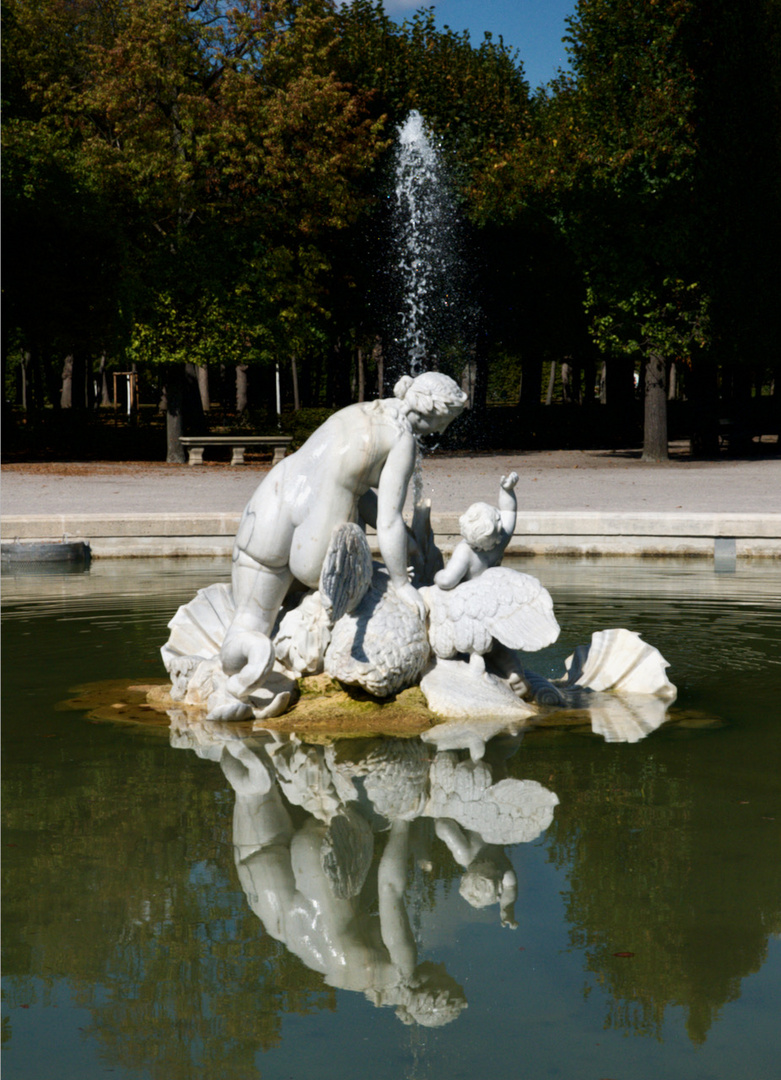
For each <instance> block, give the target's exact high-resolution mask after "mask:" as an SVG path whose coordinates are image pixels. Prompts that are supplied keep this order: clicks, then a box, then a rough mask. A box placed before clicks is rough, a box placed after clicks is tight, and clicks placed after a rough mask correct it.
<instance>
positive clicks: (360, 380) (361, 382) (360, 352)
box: [356, 349, 366, 401]
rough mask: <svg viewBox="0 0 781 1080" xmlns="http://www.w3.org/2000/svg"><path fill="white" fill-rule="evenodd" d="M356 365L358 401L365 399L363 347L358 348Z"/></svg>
mask: <svg viewBox="0 0 781 1080" xmlns="http://www.w3.org/2000/svg"><path fill="white" fill-rule="evenodd" d="M356 363H357V365H358V401H365V400H366V369H365V367H364V363H363V349H358V352H357V356H356Z"/></svg>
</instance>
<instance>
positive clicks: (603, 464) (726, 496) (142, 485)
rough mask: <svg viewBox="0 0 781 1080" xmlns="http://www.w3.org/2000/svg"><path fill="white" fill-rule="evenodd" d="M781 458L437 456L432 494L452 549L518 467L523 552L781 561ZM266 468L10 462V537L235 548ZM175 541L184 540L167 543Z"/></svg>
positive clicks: (112, 546)
mask: <svg viewBox="0 0 781 1080" xmlns="http://www.w3.org/2000/svg"><path fill="white" fill-rule="evenodd" d="M775 450H776V447H775V446H774V445H770V444H768V446H767V452H768V456H766V457H759V456H758V457H755V458H751V459H746V460H724V461H691V460H689V459H688V457H687V455H686V453H685V451H684V447H683V445H680V446H675V445H674V446H673V447H672V459H671V461H670V462H669V463H666V464H663V465H657V464H646V463H644V462H642V461H640V459H639V453H634V452H628V451H623V452H622V451H551V452H544V451H543V452H535V453H504V454H485V455H448V456H438V455H435V456H432V457H429V458H427V459H425V461H424V466H423V487H424V496H425V497H426V498H429V499H430V500H431V504H432V517H433V519H434V523H435V531H436V532H437V535H438V536H439V537H440V538H442V539H443V541H444V542H445V544H446V545H448V544H449V542H450V541H452V540H453V539H454V538H455V536H456V534H457V529H458V526H457V516H458V515H459V514H461V513H463V511H464V510H465V509H466V507H467V506H468V505H469V504H470V503H471V502H474V501H477V500H481V501H486V502H491V503H493V502H495V500H496V496H497V491H498V484H499V479H500V477H501V476H502V475H503V474H504V473H507V472H509V471H511V470H512V469H515V470H516V471H517V472H518V473H519V475H520V478H521V479H520V483H519V485H518V488H517V489H516V490H517V494H518V505H519V523H518V529H517V535H516V545H515V546H516V548H517V549H518V550H523V551H529V552H531V551H532V550H534V551H536V552H543V551H544V552H546V553H550V551H551V550H556V551H557V552H558V551H562V552H563V551H565V550H566V551H567V553H578V552H579V553H603V554H607V553H615V554H637V553H646V554H664V553H668V554H707V553H712V551H713V541H714V538H715V537H719V536H721V537H726V538H736V542H737V553H738V554H739V555H740V554H744V555H774V554H778V555H781V457H779V456H778V455H777V454H776V453H774V451H775ZM266 471H267V466H258V465H252V464H250V465H247V466H237V467H231V466H229V465H227V464H218V463H214V464H206V465H203V466H200V467H189V466H186V465H184V466H178V465H165V464H113V463H84V464H82V463H78V464H28V465H16V464H14V465H4V466H3V469H2V487H1V488H0V497H1V499H2V502H1V507H2V525H3V529H2V536H3V540H4V541H8V540H11V539H14V538H15V537H19V538H23V537H28V538H31V537H39V538H43V537H49V538H54V537H56V536H62V535H63V534H64V533H67V534H68V535H71V536H84V538H86V539H90V540H91V541H92V544H93V551H94V553H95V554H98V555H99V554H103V555H109V554H113V555H120V554H146V555H149V554H158V553H159V554H198V553H203V554H207V553H208V554H216V553H222V551H224V550H229V548H230V538H231V537H232V535H233V532H234V531H235V525H236V523H237V521H238V516H239V515H240V513H241V510H242V509H243V507H244V505H245V503H246V502H247V500H248V498H249V496H250V495H251V494H252V492H253V490H254V489H255V487H256V486H257V484H258V483H259V482H260V480H261V479H262V477H263V476H264V475H265V473H266ZM165 537H168V538H169V539H170V540H171V542H169V543H162V544H161V542H160V541H161V538H165ZM622 537H623V538H633V539H627V541H626V543H623V542H622V541H621V540H620V538H622ZM660 537H661V538H663V539H661V540H660V539H659V538H660ZM172 538H173V539H172ZM185 538H187V539H186V542H185ZM600 538H601V539H600ZM648 538H652V539H651V540H650V541H649V539H648ZM653 538H655V539H653ZM664 538H666V539H664ZM137 539H140V541H141V542H140V544H139V543H136V542H135V541H136V540H137ZM131 540H133V543H130V541H131ZM690 540H691V541H692V543H689V541H690ZM673 541H675V542H673ZM215 545H216V546H215ZM518 545H520V547H519V546H518ZM158 548H159V549H160V550H157V549H158Z"/></svg>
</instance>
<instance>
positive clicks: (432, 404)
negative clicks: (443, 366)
mask: <svg viewBox="0 0 781 1080" xmlns="http://www.w3.org/2000/svg"><path fill="white" fill-rule="evenodd" d="M393 395H394V397H397V398H398V399H399V400H400V401H402V402H403V404H404V407H405V412H406V415H407V419H408V420H409V422H410V426H411V427H412V430H413V431H414V433H415V434H416V435H428V434H431V433H434V432H441V431H444V430H445V428H446V427H447V426H448V424H449V423H451V421H453V420H455V418H456V417H457V416H459V415H460V414H461V413H462V412H463V411H464V409H465V408H466V402H467V396H466V394H465V393H464V392H463V390H462V389H461V388H460V387H459V385H458V383H456V382H454V381H453V379H451V378H450V376H449V375H443V374H442V373H441V372H439V371H424V372H423V374H422V375H418V376H416V377H415V378H413V377H412V376H411V375H404V376H403V377H402V378H401V379H399V381H398V382H397V383H396V385H395V386H394V388H393Z"/></svg>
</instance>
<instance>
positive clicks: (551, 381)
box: [545, 360, 556, 405]
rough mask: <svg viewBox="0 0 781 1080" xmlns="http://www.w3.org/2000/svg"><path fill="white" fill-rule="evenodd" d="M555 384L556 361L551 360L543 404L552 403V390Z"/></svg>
mask: <svg viewBox="0 0 781 1080" xmlns="http://www.w3.org/2000/svg"><path fill="white" fill-rule="evenodd" d="M555 386H556V361H555V360H551V363H550V375H549V377H548V392H547V393H546V395H545V404H546V405H552V404H553V390H554V387H555Z"/></svg>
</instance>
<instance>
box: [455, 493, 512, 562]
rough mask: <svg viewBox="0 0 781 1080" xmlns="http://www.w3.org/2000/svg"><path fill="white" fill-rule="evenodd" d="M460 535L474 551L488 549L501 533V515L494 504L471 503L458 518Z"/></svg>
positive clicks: (495, 542)
mask: <svg viewBox="0 0 781 1080" xmlns="http://www.w3.org/2000/svg"><path fill="white" fill-rule="evenodd" d="M458 525H459V528H460V529H461V535H462V536H463V538H464V539H465V540H466V542H467V544H469V546H470V547H471V548H474V550H475V551H490V550H491V548H492V547H496V545H497V544H498V543H499V540H500V538H501V534H502V516H501V514H500V513H499V511H498V510H497V509H496V507H495V506H489V505H488V503H484V502H477V503H472V505H471V506H470V507H469V509H468V510H466V511H464V513H463V514H462V515H461V517H460V518H459V519H458Z"/></svg>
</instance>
